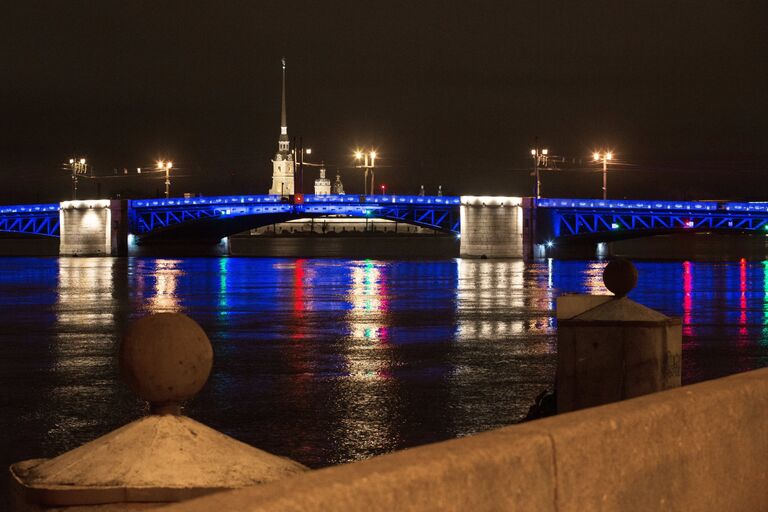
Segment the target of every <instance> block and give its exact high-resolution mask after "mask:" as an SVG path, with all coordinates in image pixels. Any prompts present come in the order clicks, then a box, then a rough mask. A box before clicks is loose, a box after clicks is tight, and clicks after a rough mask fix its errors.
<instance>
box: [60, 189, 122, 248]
mask: <svg viewBox="0 0 768 512" xmlns="http://www.w3.org/2000/svg"><path fill="white" fill-rule="evenodd" d="M59 226H60V227H59V230H60V236H61V240H60V242H59V254H60V255H62V256H110V255H111V256H124V255H126V254H127V253H128V206H127V201H125V200H109V199H89V200H83V201H63V202H62V203H60V210H59Z"/></svg>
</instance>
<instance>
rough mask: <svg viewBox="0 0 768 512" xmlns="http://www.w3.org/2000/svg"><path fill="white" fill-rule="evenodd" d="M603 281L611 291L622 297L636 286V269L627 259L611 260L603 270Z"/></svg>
mask: <svg viewBox="0 0 768 512" xmlns="http://www.w3.org/2000/svg"><path fill="white" fill-rule="evenodd" d="M603 283H604V284H605V287H606V288H608V290H609V291H610V292H611V293H613V294H614V295H616V296H617V297H623V296H625V295H626V294H628V293H629V292H631V291H632V289H633V288H634V287H635V286H637V269H636V268H635V266H634V265H633V264H632V262H631V261H629V260H625V259H621V258H619V259H615V260H611V262H610V263H608V265H606V266H605V269H604V270H603Z"/></svg>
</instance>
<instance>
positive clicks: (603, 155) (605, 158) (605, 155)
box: [592, 151, 613, 199]
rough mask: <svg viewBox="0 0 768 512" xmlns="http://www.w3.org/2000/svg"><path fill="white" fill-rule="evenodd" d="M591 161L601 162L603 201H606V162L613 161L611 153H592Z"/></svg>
mask: <svg viewBox="0 0 768 512" xmlns="http://www.w3.org/2000/svg"><path fill="white" fill-rule="evenodd" d="M592 159H593V160H594V161H595V162H599V161H600V160H602V161H603V199H608V161H609V160H613V153H612V152H610V151H595V152H594V153H592Z"/></svg>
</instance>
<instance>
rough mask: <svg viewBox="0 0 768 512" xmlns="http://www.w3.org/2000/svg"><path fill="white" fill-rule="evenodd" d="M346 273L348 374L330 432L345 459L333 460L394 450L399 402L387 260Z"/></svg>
mask: <svg viewBox="0 0 768 512" xmlns="http://www.w3.org/2000/svg"><path fill="white" fill-rule="evenodd" d="M382 269H384V271H382ZM350 277H351V282H350V287H349V291H348V295H347V302H348V304H349V306H350V309H349V310H348V311H347V313H346V315H345V320H346V323H347V329H348V333H349V334H348V336H347V337H346V338H345V339H344V341H343V342H342V345H341V347H340V349H341V350H340V355H341V356H342V357H343V358H344V362H345V365H346V372H345V373H346V377H345V378H344V379H342V380H341V381H340V383H339V393H338V404H336V407H338V410H339V415H338V417H339V427H338V431H337V432H334V433H332V434H331V436H332V437H335V438H337V439H336V443H337V444H338V446H339V450H338V451H339V453H340V454H344V455H343V457H345V458H344V459H340V460H338V461H336V462H343V461H348V460H357V459H363V458H367V457H370V456H371V455H375V454H377V453H382V452H387V451H392V450H394V449H395V448H396V447H397V443H398V440H397V435H396V434H395V425H396V424H397V423H398V422H397V420H396V419H395V418H394V415H396V412H397V408H398V406H399V404H398V398H397V393H396V391H397V390H396V385H395V382H394V379H392V376H391V373H390V371H391V370H390V369H391V365H392V361H391V350H392V347H390V346H389V345H388V344H387V343H386V342H387V338H388V331H387V327H386V325H387V324H386V314H387V310H388V307H389V299H388V295H387V286H386V281H385V279H386V264H383V263H379V262H373V261H370V260H368V261H364V262H359V263H356V264H354V265H353V266H352V267H351V269H350Z"/></svg>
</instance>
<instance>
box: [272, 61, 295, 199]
mask: <svg viewBox="0 0 768 512" xmlns="http://www.w3.org/2000/svg"><path fill="white" fill-rule="evenodd" d="M294 166H295V162H294V159H293V153H292V152H291V141H290V140H289V139H288V121H287V116H286V113H285V57H283V94H282V105H281V111H280V138H278V140H277V153H276V154H275V158H274V160H272V187H271V188H270V189H269V193H270V194H271V195H280V196H289V195H293V193H294V187H293V177H294Z"/></svg>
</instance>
